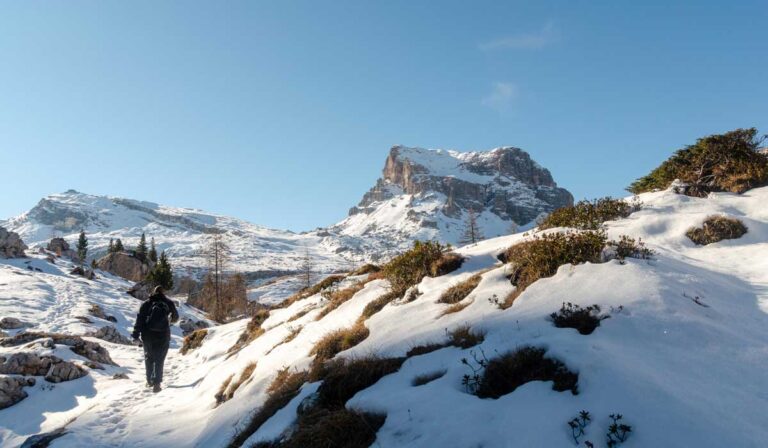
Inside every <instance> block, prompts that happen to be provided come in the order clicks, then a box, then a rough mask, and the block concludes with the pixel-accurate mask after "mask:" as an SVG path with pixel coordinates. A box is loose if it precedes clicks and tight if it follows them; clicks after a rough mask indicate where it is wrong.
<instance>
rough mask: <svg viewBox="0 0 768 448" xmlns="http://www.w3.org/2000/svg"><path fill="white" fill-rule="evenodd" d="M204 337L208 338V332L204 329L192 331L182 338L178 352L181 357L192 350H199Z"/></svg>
mask: <svg viewBox="0 0 768 448" xmlns="http://www.w3.org/2000/svg"><path fill="white" fill-rule="evenodd" d="M206 336H208V330H207V329H205V328H202V329H200V330H195V331H193V332H192V333H190V334H188V335H186V336H185V337H184V342H183V343H182V345H181V350H179V351H180V352H181V354H182V355H186V354H187V353H189V352H191V351H192V350H195V349H196V348H200V347H201V346H202V345H203V339H205V337H206Z"/></svg>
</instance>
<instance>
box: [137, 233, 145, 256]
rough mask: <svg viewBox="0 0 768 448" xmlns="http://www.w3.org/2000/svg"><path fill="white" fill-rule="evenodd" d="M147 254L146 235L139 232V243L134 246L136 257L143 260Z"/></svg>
mask: <svg viewBox="0 0 768 448" xmlns="http://www.w3.org/2000/svg"><path fill="white" fill-rule="evenodd" d="M146 256H147V237H146V236H144V234H143V233H142V234H141V238H140V239H139V244H138V245H137V246H136V258H138V259H139V260H143V259H144V258H146Z"/></svg>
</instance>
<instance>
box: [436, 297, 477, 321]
mask: <svg viewBox="0 0 768 448" xmlns="http://www.w3.org/2000/svg"><path fill="white" fill-rule="evenodd" d="M473 303H475V299H472V300H470V301H468V302H459V303H454V304H453V305H451V306H449V307H448V308H446V309H444V310H443V312H442V313H440V316H439V317H443V316H445V315H448V314H453V313H458V312H459V311H462V310H463V309H464V308H466V307H468V306H469V305H472V304H473Z"/></svg>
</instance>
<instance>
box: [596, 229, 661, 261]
mask: <svg viewBox="0 0 768 448" xmlns="http://www.w3.org/2000/svg"><path fill="white" fill-rule="evenodd" d="M606 246H607V248H609V249H613V251H614V253H615V254H616V258H617V259H618V260H619V261H622V262H623V261H624V260H625V259H626V258H638V259H641V260H647V259H649V258H651V257H652V256H653V254H654V252H653V251H652V250H651V249H648V248H647V247H645V243H644V242H643V240H642V239H641V238H638V239H637V240H635V239H634V238H631V237H629V236H627V235H621V237H619V240H618V241H615V240H611V241H609V242H608V243H607V244H606Z"/></svg>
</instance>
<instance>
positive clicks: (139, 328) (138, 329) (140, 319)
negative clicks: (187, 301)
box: [133, 294, 179, 339]
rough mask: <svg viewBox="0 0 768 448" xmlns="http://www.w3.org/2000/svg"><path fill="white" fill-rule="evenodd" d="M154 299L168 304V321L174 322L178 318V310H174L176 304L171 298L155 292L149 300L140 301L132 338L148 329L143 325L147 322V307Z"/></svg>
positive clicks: (148, 307) (136, 337)
mask: <svg viewBox="0 0 768 448" xmlns="http://www.w3.org/2000/svg"><path fill="white" fill-rule="evenodd" d="M156 300H162V301H163V302H165V304H166V305H168V309H169V310H170V317H169V319H168V320H169V321H170V323H175V322H176V321H178V320H179V312H178V311H177V310H176V304H174V303H173V301H172V300H171V299H169V298H168V297H165V295H163V294H155V295H153V296H151V297H150V298H149V300H147V301H146V302H144V303H142V304H141V308H139V315H138V316H136V324H135V325H134V326H133V338H134V339H138V337H139V335H142V334H143V333H144V332H145V331H149V330H146V329H145V328H144V326H145V324H146V322H147V317H148V316H149V309H150V307H151V306H152V301H156ZM169 331H170V329H169Z"/></svg>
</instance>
